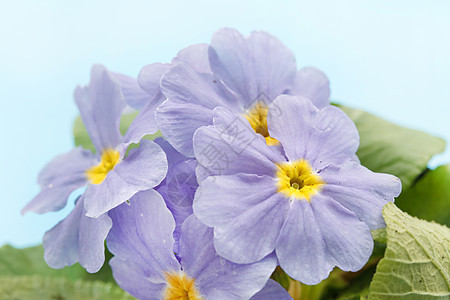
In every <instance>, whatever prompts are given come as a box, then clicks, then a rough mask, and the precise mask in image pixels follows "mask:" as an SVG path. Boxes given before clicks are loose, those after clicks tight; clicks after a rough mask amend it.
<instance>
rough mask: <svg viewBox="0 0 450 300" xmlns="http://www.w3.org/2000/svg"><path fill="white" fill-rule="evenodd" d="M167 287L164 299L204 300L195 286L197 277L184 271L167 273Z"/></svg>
mask: <svg viewBox="0 0 450 300" xmlns="http://www.w3.org/2000/svg"><path fill="white" fill-rule="evenodd" d="M165 278H166V281H167V287H166V290H165V291H164V300H203V297H202V296H201V295H200V293H199V292H198V291H197V289H196V287H195V279H194V278H191V277H189V276H187V275H186V274H185V273H184V272H183V271H181V272H172V273H166V275H165Z"/></svg>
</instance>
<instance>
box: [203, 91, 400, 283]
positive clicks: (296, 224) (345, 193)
mask: <svg viewBox="0 0 450 300" xmlns="http://www.w3.org/2000/svg"><path fill="white" fill-rule="evenodd" d="M267 123H268V127H269V128H268V130H269V132H270V136H271V137H273V138H274V139H276V140H277V141H279V145H278V146H268V145H267V143H266V140H265V139H264V138H263V137H262V136H260V135H257V134H255V133H254V132H253V130H252V128H251V127H250V126H249V124H248V123H246V122H245V119H244V118H243V117H242V116H236V115H235V114H234V113H233V112H231V111H230V110H228V109H226V108H222V107H218V108H216V109H214V124H213V125H212V126H205V127H202V128H200V129H198V130H197V132H196V133H195V135H194V152H195V155H196V156H197V158H198V157H203V156H202V155H200V154H201V153H204V152H205V149H208V148H211V147H213V148H215V149H218V150H219V151H220V153H222V154H223V155H225V156H226V161H227V164H222V168H221V169H219V168H217V159H216V161H213V160H211V161H210V160H206V159H198V163H199V167H198V169H197V172H198V177H199V179H200V187H199V188H198V190H197V193H196V195H195V199H194V213H195V215H196V216H197V217H198V218H199V219H200V221H202V222H203V223H204V224H206V225H207V226H210V227H214V245H215V248H216V250H217V252H218V253H219V255H221V256H223V257H225V258H226V259H229V260H230V261H233V262H235V263H252V262H254V261H258V260H259V259H261V258H263V257H265V256H266V255H269V254H270V253H272V252H273V251H275V253H276V255H277V257H278V260H279V263H280V266H281V267H282V268H283V269H284V270H285V271H286V273H287V274H288V275H289V276H291V277H292V278H294V279H296V280H299V281H301V282H303V283H306V284H317V283H319V282H320V281H321V280H323V279H325V278H326V277H327V276H328V274H329V272H330V271H331V270H332V269H333V267H335V266H337V267H339V268H341V269H342V270H345V271H357V270H359V269H360V268H362V267H363V266H364V264H365V263H366V261H367V260H368V258H369V256H370V255H371V252H372V249H373V240H372V236H371V233H370V230H371V229H376V228H381V227H384V226H385V223H384V221H383V218H382V214H381V210H382V207H383V206H384V204H386V203H387V202H388V201H393V199H394V197H396V196H398V194H399V193H400V191H401V183H400V180H399V179H398V178H396V177H394V176H391V175H388V174H380V173H373V172H371V171H370V170H368V169H367V168H365V167H363V166H361V165H360V164H359V163H358V162H357V161H356V160H355V159H354V157H355V153H356V150H357V148H358V145H359V135H358V132H357V130H356V127H355V125H354V124H353V122H352V121H351V120H350V119H349V118H348V117H347V116H346V115H345V113H343V112H342V111H341V110H340V109H338V108H336V107H334V106H326V107H324V108H322V109H318V108H316V107H315V106H314V105H313V104H312V102H311V101H309V100H308V99H306V98H302V97H293V96H287V95H284V96H279V97H278V98H277V99H276V100H275V101H274V102H273V103H272V104H271V105H270V108H269V112H268V117H267ZM207 152H208V153H210V152H212V150H208V151H207ZM223 155H222V156H221V160H220V161H221V162H223V161H225V159H224V158H223ZM208 157H213V156H212V155H209V156H208ZM216 157H219V156H216Z"/></svg>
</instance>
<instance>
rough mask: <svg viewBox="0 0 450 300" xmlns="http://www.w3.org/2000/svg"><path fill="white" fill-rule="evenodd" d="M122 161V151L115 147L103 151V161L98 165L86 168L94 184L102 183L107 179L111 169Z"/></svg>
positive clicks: (88, 176) (87, 174)
mask: <svg viewBox="0 0 450 300" xmlns="http://www.w3.org/2000/svg"><path fill="white" fill-rule="evenodd" d="M119 161H120V153H119V151H117V150H114V149H106V150H104V151H103V153H102V157H101V161H100V163H99V164H98V165H96V166H93V167H91V168H89V169H87V170H86V176H87V178H88V180H89V181H90V182H91V183H93V184H100V183H102V182H103V180H105V178H106V175H108V173H109V171H111V170H112V169H114V167H115V166H116V165H117V164H118V163H119Z"/></svg>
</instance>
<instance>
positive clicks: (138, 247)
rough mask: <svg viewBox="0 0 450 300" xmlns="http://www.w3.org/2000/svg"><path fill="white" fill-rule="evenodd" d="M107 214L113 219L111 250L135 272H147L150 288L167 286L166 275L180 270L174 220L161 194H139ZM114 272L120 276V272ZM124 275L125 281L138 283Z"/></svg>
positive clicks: (150, 191) (109, 241)
mask: <svg viewBox="0 0 450 300" xmlns="http://www.w3.org/2000/svg"><path fill="white" fill-rule="evenodd" d="M108 214H109V216H110V217H111V219H112V220H113V227H112V229H111V232H110V234H109V235H108V238H107V244H108V249H109V250H110V251H111V252H112V253H113V254H114V255H115V256H116V257H118V258H119V259H121V260H124V261H126V262H129V263H130V264H133V266H135V267H133V268H134V269H135V270H136V271H135V272H136V273H144V274H145V278H146V279H147V283H148V285H149V286H150V285H151V284H152V283H153V284H160V283H165V279H164V272H168V271H172V270H179V269H180V266H179V263H178V261H177V259H176V258H175V255H174V254H173V243H174V240H173V237H172V233H173V230H174V228H175V221H174V219H173V217H172V214H171V213H170V211H169V210H168V209H167V207H166V205H165V203H164V200H163V198H162V197H161V195H159V194H158V192H156V191H155V190H153V189H150V190H147V191H144V192H139V193H137V194H136V195H135V196H134V197H133V198H131V199H130V203H129V204H128V203H124V204H122V205H120V206H118V207H116V208H115V209H113V210H111V211H110V212H109V213H108ZM112 267H113V268H114V265H113V266H112ZM113 271H114V274H115V275H117V273H118V272H119V271H120V270H114V269H113ZM125 275H127V274H125ZM123 276H124V274H122V278H123V281H127V282H128V281H129V282H131V281H134V280H135V278H134V277H130V276H127V278H126V277H125V278H124V277H123ZM129 284H131V283H126V284H125V285H129ZM122 287H123V288H125V287H124V286H122ZM141 288H143V287H141ZM127 291H128V290H127ZM129 292H131V291H129Z"/></svg>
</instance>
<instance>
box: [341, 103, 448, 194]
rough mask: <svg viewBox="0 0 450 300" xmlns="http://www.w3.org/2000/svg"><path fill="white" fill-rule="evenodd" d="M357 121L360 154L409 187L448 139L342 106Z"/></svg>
mask: <svg viewBox="0 0 450 300" xmlns="http://www.w3.org/2000/svg"><path fill="white" fill-rule="evenodd" d="M339 107H340V108H341V109H342V110H343V111H344V112H346V113H347V115H348V116H349V117H350V119H352V120H353V122H355V124H356V127H357V128H358V131H359V135H360V145H359V149H358V152H357V153H356V154H357V155H358V157H359V159H360V160H361V164H363V165H364V166H366V167H367V168H369V169H370V170H372V171H374V172H380V173H388V174H393V175H395V176H397V177H399V178H400V180H401V181H402V185H403V190H404V191H405V190H407V189H408V188H409V187H410V186H411V184H412V182H413V181H414V179H416V178H417V177H418V176H419V175H420V174H421V173H422V172H423V171H424V170H425V169H426V167H427V164H428V161H429V160H430V158H431V157H432V156H434V155H435V154H438V153H440V152H442V151H444V149H445V141H444V140H443V139H440V138H438V137H435V136H432V135H429V134H427V133H424V132H422V131H418V130H413V129H409V128H405V127H401V126H398V125H395V124H392V123H390V122H388V121H385V120H383V119H381V118H378V117H375V116H374V115H371V114H369V113H366V112H364V111H361V110H357V109H352V108H348V107H345V106H339Z"/></svg>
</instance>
